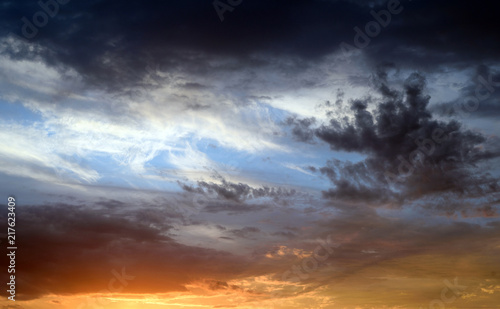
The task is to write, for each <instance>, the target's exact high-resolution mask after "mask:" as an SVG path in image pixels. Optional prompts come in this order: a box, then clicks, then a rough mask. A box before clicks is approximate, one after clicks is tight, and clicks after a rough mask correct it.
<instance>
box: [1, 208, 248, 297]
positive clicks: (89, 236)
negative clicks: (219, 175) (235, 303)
mask: <svg viewBox="0 0 500 309" xmlns="http://www.w3.org/2000/svg"><path fill="white" fill-rule="evenodd" d="M112 203H113V202H112ZM87 206H88V205H87ZM127 209H128V211H127ZM145 211H146V212H147V210H146V209H142V212H145ZM16 213H17V217H18V220H17V223H18V224H19V225H20V226H23V228H22V229H19V230H18V231H16V234H17V235H16V236H17V238H18V239H19V240H20V241H22V248H20V249H19V251H18V255H17V256H16V266H17V267H16V277H17V278H19V279H18V281H17V288H18V290H17V291H18V292H17V296H18V298H19V299H24V300H27V299H33V298H38V297H41V296H43V295H48V294H59V295H62V294H66V295H67V294H73V293H97V292H100V291H102V290H106V289H109V285H108V283H109V281H110V279H111V278H113V274H112V270H113V269H114V270H116V271H118V273H120V272H121V270H122V269H123V268H125V273H126V274H127V275H129V276H133V277H135V278H134V279H133V280H130V281H128V285H127V288H126V289H127V292H130V293H162V292H169V291H184V290H185V287H184V285H185V284H188V283H190V282H192V279H193V278H195V277H211V278H220V279H221V280H225V279H226V278H227V277H226V275H228V274H231V273H233V274H236V273H238V272H241V271H243V270H244V269H245V267H246V266H245V265H244V261H243V260H242V258H241V257H234V256H232V255H231V254H229V253H223V252H219V251H216V250H212V249H204V248H201V247H194V246H193V247H191V246H186V245H183V244H180V243H177V242H176V241H174V240H173V239H172V238H170V237H168V236H166V235H165V233H168V231H169V230H170V229H171V227H169V226H163V227H161V228H158V220H160V221H161V220H163V221H169V220H170V218H169V217H168V216H166V215H164V216H163V217H160V216H161V214H160V213H154V214H153V215H150V216H148V215H145V216H139V215H138V214H139V213H140V212H139V211H137V212H136V211H130V207H127V208H126V209H116V211H110V210H109V208H101V209H92V208H91V207H80V206H73V205H66V204H60V205H54V206H27V205H25V206H23V207H22V208H17V209H16ZM1 217H2V218H3V219H5V220H6V215H2V216H1ZM158 217H160V218H158ZM252 231H253V230H252V229H251V228H248V229H242V230H241V233H243V234H245V233H247V232H252ZM235 234H238V233H236V232H235ZM4 240H5V239H2V242H3V241H4ZM5 257H6V256H5V255H4V258H3V260H4V262H5V263H7V261H6V260H5ZM218 263H223V265H224V266H220V267H219V266H217V264H218ZM151 265H154V267H151ZM162 274H163V275H162ZM4 279H5V278H4ZM114 286H115V287H116V286H117V284H114Z"/></svg>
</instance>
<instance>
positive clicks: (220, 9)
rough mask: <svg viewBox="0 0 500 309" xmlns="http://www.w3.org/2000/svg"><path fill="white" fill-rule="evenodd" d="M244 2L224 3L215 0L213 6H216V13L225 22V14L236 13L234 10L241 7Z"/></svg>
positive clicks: (239, 0) (228, 0) (230, 1)
mask: <svg viewBox="0 0 500 309" xmlns="http://www.w3.org/2000/svg"><path fill="white" fill-rule="evenodd" d="M242 2H243V0H227V2H224V1H222V0H215V1H214V2H213V3H212V5H213V6H214V9H215V12H216V13H217V16H219V19H220V21H221V22H223V21H224V13H226V12H232V11H234V8H235V7H237V6H238V5H240V4H241V3H242Z"/></svg>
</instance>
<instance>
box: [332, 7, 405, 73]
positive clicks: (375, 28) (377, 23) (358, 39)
mask: <svg viewBox="0 0 500 309" xmlns="http://www.w3.org/2000/svg"><path fill="white" fill-rule="evenodd" d="M410 1H411V0H410ZM403 9H404V7H403V6H402V5H401V3H400V1H399V0H389V1H388V2H387V10H380V11H378V12H375V11H374V10H371V11H370V15H371V16H372V17H373V19H374V20H372V21H369V22H367V23H366V24H365V27H364V31H363V30H362V29H360V28H359V27H358V26H356V27H354V32H355V35H354V39H353V44H354V46H353V45H350V44H348V43H346V42H341V43H340V50H341V51H342V55H343V57H344V60H345V61H347V62H348V63H350V62H351V56H352V54H353V53H354V52H356V51H358V50H361V49H363V48H365V47H367V46H368V45H370V42H371V39H372V38H375V37H376V36H378V35H379V34H380V33H381V32H382V28H386V27H387V26H388V25H389V24H390V23H391V20H392V15H397V14H399V13H401V12H402V11H403Z"/></svg>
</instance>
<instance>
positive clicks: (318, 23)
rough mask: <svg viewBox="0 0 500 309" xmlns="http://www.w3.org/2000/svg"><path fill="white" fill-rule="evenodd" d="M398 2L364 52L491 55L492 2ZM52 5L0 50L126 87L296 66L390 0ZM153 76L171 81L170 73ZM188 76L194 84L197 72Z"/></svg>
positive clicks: (21, 8)
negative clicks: (227, 9) (288, 61)
mask: <svg viewBox="0 0 500 309" xmlns="http://www.w3.org/2000/svg"><path fill="white" fill-rule="evenodd" d="M48 2H51V1H50V0H48ZM48 2H47V1H46V2H43V3H48ZM53 3H56V2H53ZM56 4H57V3H56ZM400 6H401V7H403V8H404V10H403V11H402V13H400V14H398V15H392V16H391V22H390V23H389V24H388V25H387V27H382V29H381V34H380V35H377V36H376V37H374V38H372V39H371V41H370V44H369V45H368V46H367V47H366V48H363V51H364V52H365V53H366V54H367V55H368V57H369V58H368V59H369V60H370V59H371V60H372V61H374V62H376V63H378V62H380V61H383V60H389V61H396V62H399V63H403V64H406V65H410V66H419V67H421V68H422V67H431V65H435V64H436V63H438V64H440V65H444V64H461V65H463V64H467V63H468V62H473V63H476V62H479V61H484V62H487V61H497V60H498V53H497V52H496V51H497V50H499V47H500V46H499V44H500V40H499V39H498V32H497V31H496V29H497V28H498V27H497V26H496V25H497V20H498V19H497V18H496V15H495V14H496V12H497V11H498V4H497V3H496V2H493V1H486V2H481V3H478V2H469V1H438V2H435V1H413V2H407V1H401V4H400ZM58 7H59V10H58V12H57V14H53V15H54V17H50V18H48V21H47V23H46V25H45V26H43V27H37V29H36V31H37V33H36V36H34V37H33V38H30V39H29V40H28V41H30V42H33V43H36V44H37V45H36V46H37V48H32V47H33V46H32V47H29V46H24V45H18V44H14V45H4V46H3V53H4V54H8V55H10V56H11V57H13V58H15V59H41V60H42V61H44V62H45V63H47V64H49V65H51V66H54V67H58V68H61V69H62V68H63V67H65V68H72V69H75V70H76V71H77V72H79V73H80V74H81V75H82V76H83V77H84V79H85V80H86V81H87V83H89V84H91V85H93V86H97V87H100V88H103V89H108V90H120V91H125V90H123V89H122V88H123V87H129V86H145V87H153V86H154V85H155V83H154V82H152V81H151V80H149V81H148V80H147V78H148V77H149V78H151V79H155V80H156V79H158V78H159V75H158V74H156V73H155V72H156V71H157V70H155V72H152V71H151V67H154V68H160V70H161V71H167V72H183V73H190V74H205V75H206V74H209V73H211V72H213V71H214V70H230V71H232V70H238V69H242V68H246V67H249V68H250V67H252V68H255V67H259V66H262V65H265V64H266V60H263V59H264V58H259V59H260V60H256V59H255V58H252V55H256V54H265V55H269V56H280V57H281V56H292V57H296V58H295V59H297V61H298V62H297V63H296V65H294V67H293V70H300V69H301V68H304V67H307V63H308V62H307V61H306V62H304V61H303V60H313V61H314V60H317V59H320V58H321V57H322V56H324V55H327V54H329V53H332V52H335V51H339V50H340V48H339V46H340V43H341V42H345V43H347V44H351V45H352V44H354V39H355V35H356V32H355V31H354V30H353V28H354V27H359V28H360V29H361V30H362V31H364V30H363V29H364V28H365V25H366V24H367V23H368V22H370V21H373V20H374V16H372V14H371V13H370V11H371V10H372V9H373V10H374V11H375V12H379V11H380V10H387V3H386V2H381V1H379V2H373V3H371V4H370V5H368V4H366V2H362V1H324V0H313V1H306V0H294V1H285V0H278V1H265V0H256V1H244V2H243V3H242V4H241V5H239V6H237V8H235V10H234V11H233V12H231V13H226V16H225V20H224V22H220V20H219V18H218V16H217V13H216V12H215V9H214V7H213V5H212V1H195V0H188V1H181V2H178V1H177V2H167V1H147V2H123V1H116V0H115V1H103V0H93V1H69V2H68V3H66V4H64V5H62V4H60V5H58ZM38 12H42V13H43V10H42V9H41V7H40V6H39V5H38V4H37V1H17V2H16V1H13V2H8V3H4V4H3V7H2V11H1V12H0V20H1V25H2V28H3V29H4V31H3V32H2V33H1V35H2V36H4V37H5V36H7V35H9V33H14V34H16V35H18V36H21V37H22V36H23V34H22V31H21V30H22V28H23V27H25V28H26V26H25V24H26V22H25V20H22V18H23V17H26V19H27V20H29V21H31V22H33V16H35V15H36V14H37V13H38ZM38 23H39V24H40V22H38ZM29 30H31V31H35V30H33V29H29ZM28 32H30V31H28ZM219 60H223V61H219ZM227 60H235V61H236V62H228V61H227ZM216 61H219V64H216ZM148 68H149V69H148ZM160 81H161V82H168V81H169V77H166V76H164V77H162V78H160ZM185 85H186V86H187V87H196V88H199V85H197V84H196V82H194V81H187V83H186V84H185Z"/></svg>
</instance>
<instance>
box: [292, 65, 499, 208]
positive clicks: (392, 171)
mask: <svg viewBox="0 0 500 309" xmlns="http://www.w3.org/2000/svg"><path fill="white" fill-rule="evenodd" d="M373 82H374V85H375V90H376V91H377V92H378V94H379V95H380V96H381V97H380V98H374V97H368V98H364V99H355V100H352V101H351V102H350V106H351V110H352V112H353V117H352V119H351V118H348V117H345V118H343V119H338V117H337V118H331V119H330V121H329V123H326V124H321V125H319V126H313V124H314V121H310V120H307V125H304V123H305V122H304V121H302V120H297V119H290V120H289V122H288V124H289V125H295V126H294V128H293V133H294V134H295V135H296V136H298V139H299V140H304V136H308V137H309V139H313V138H318V139H319V140H321V141H323V142H326V143H327V144H328V145H330V147H331V149H332V150H343V151H348V152H358V153H361V154H364V155H366V156H367V158H366V159H365V160H364V161H361V162H356V163H351V162H341V161H338V160H332V161H330V162H328V164H327V166H325V167H323V168H321V169H320V172H321V173H322V174H324V175H326V176H327V177H328V178H329V179H330V180H331V182H332V183H333V184H334V185H335V187H334V188H331V189H329V190H328V191H326V192H324V195H325V196H326V197H330V198H334V199H343V200H356V201H365V202H368V201H375V202H381V203H388V202H396V203H401V202H403V201H404V200H410V201H411V200H412V199H414V198H419V197H421V196H424V195H428V194H435V193H439V192H453V193H455V194H458V195H464V196H468V197H471V196H475V197H481V196H484V195H487V194H490V193H494V192H498V179H496V178H495V177H493V176H491V175H489V174H488V173H484V171H483V172H481V169H480V168H478V166H479V165H481V164H482V163H484V162H488V160H491V159H494V158H498V157H499V156H500V152H499V151H498V141H497V140H496V139H494V138H487V137H486V136H484V135H482V134H481V133H478V132H474V131H471V130H467V129H463V128H462V125H461V124H460V123H459V122H458V121H456V120H451V121H441V120H436V119H434V118H433V117H432V115H431V113H430V111H429V108H428V104H429V100H430V96H429V95H427V94H426V80H425V78H424V77H423V76H422V75H420V74H417V73H413V74H411V75H410V76H409V77H408V78H407V79H406V81H405V83H404V86H403V90H402V91H400V90H398V89H397V88H393V87H391V86H390V85H389V83H388V81H387V74H386V73H385V71H383V70H381V71H379V72H378V73H377V74H376V76H375V78H374V79H373ZM372 107H373V110H371V109H370V108H372ZM303 131H305V132H303ZM313 135H314V137H313Z"/></svg>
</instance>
